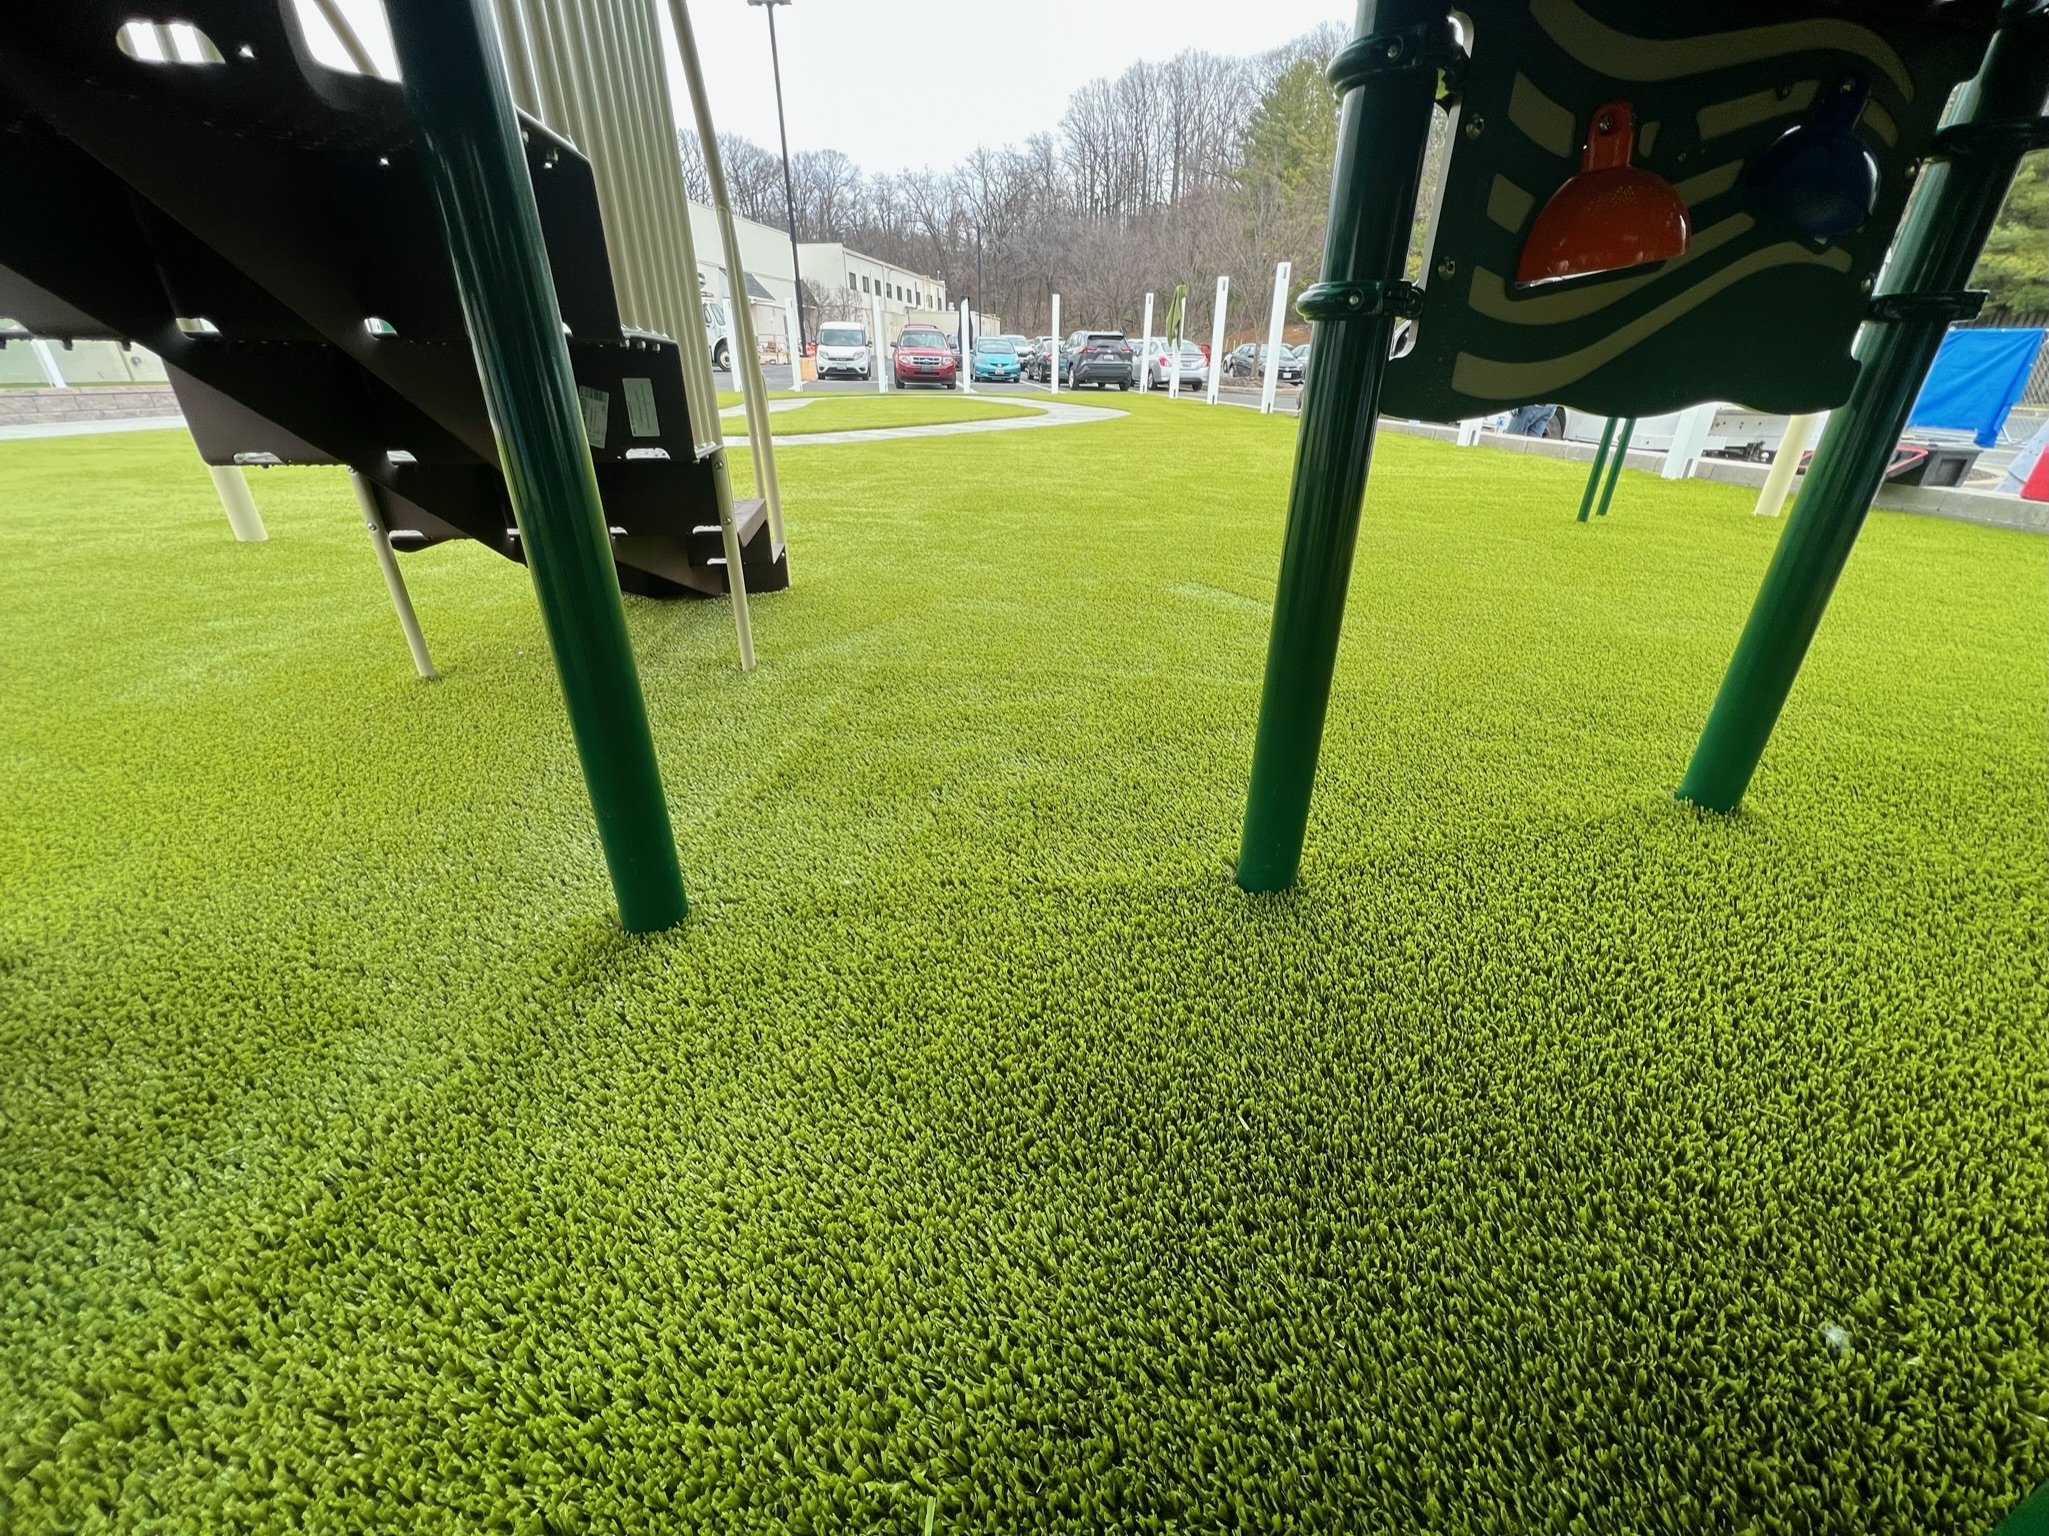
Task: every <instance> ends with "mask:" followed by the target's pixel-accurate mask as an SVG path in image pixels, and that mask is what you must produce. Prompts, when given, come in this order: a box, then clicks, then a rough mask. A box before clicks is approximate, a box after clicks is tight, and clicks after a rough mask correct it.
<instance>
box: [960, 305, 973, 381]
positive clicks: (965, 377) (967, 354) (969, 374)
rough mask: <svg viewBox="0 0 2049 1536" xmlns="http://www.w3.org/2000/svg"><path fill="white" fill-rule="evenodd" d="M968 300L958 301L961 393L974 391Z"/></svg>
mask: <svg viewBox="0 0 2049 1536" xmlns="http://www.w3.org/2000/svg"><path fill="white" fill-rule="evenodd" d="M968 332H969V326H968V301H967V300H966V299H962V300H961V301H960V369H959V373H960V387H961V393H962V394H966V395H972V394H973V393H974V392H975V339H974V337H973V336H971V335H969V334H968Z"/></svg>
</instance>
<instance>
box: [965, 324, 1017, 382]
mask: <svg viewBox="0 0 2049 1536" xmlns="http://www.w3.org/2000/svg"><path fill="white" fill-rule="evenodd" d="M969 377H971V378H972V379H973V380H974V381H975V382H976V383H977V384H983V383H987V384H1015V383H1016V382H1017V381H1018V377H1019V373H1018V362H1017V343H1016V342H1014V341H1012V340H1010V339H1009V338H1008V337H1005V336H984V337H982V338H980V339H979V340H978V341H976V343H975V356H974V369H973V372H972V373H971V374H970V375H969Z"/></svg>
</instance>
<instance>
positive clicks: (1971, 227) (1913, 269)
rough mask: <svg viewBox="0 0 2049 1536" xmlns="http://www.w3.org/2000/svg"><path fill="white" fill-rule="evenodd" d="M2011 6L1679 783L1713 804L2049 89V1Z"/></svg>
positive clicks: (1888, 443) (1960, 111) (1896, 262)
mask: <svg viewBox="0 0 2049 1536" xmlns="http://www.w3.org/2000/svg"><path fill="white" fill-rule="evenodd" d="M2007 15H2008V18H2009V19H2008V21H2007V24H2006V26H2005V27H2004V28H2003V30H2002V31H2001V32H2000V33H1999V34H1998V35H1997V36H1996V37H1995V38H1994V40H1993V43H1992V47H1991V49H1990V50H1989V51H1988V53H1987V54H1986V60H1985V65H1984V67H1983V68H1982V69H1981V70H1980V71H1979V73H1978V77H1977V78H1976V79H1975V80H1973V81H1972V82H1971V83H1970V84H1969V85H1968V86H1966V87H1965V88H1964V89H1963V91H1962V92H1960V93H1959V95H1958V97H1957V99H1956V101H1955V103H1954V104H1953V105H1952V107H1951V110H1950V114H1949V116H1948V119H1947V123H1948V125H1949V126H1948V127H1946V128H1945V129H1944V131H1943V133H1942V135H1941V136H1939V137H1938V139H1937V141H1936V158H1933V159H1931V160H1930V161H1929V164H1928V169H1927V171H1926V173H1925V174H1924V175H1923V177H1922V179H1921V185H1920V188H1919V190H1918V192H1917V193H1916V196H1915V198H1914V202H1913V205H1912V207H1911V208H1910V209H1909V211H1908V214H1907V217H1906V220H1905V221H1904V223H1903V224H1902V226H1901V229H1900V234H1899V238H1898V239H1897V240H1896V241H1895V242H1894V245H1893V254H1892V257H1891V259H1890V260H1889V261H1888V263H1887V265H1886V272H1885V289H1886V293H1885V295H1883V296H1881V297H1880V298H1878V299H1876V300H1874V301H1873V313H1874V318H1873V321H1872V323H1870V324H1868V325H1866V326H1865V327H1864V331H1863V334H1862V335H1861V336H1860V337H1859V338H1858V342H1857V358H1858V361H1859V362H1860V363H1861V364H1862V367H1861V368H1860V370H1859V372H1858V375H1857V383H1856V385H1855V387H1854V388H1853V389H1852V390H1851V393H1850V399H1849V403H1848V404H1847V405H1845V406H1844V407H1843V408H1842V409H1841V410H1839V411H1837V412H1836V413H1835V414H1834V415H1833V416H1831V417H1830V418H1829V423H1828V428H1827V430H1826V431H1825V432H1823V434H1822V439H1821V445H1820V447H1818V448H1817V449H1816V450H1815V453H1814V460H1813V463H1812V465H1811V466H1810V468H1809V469H1808V472H1807V482H1806V485H1805V486H1804V487H1803V488H1802V490H1801V492H1800V499H1799V500H1798V501H1797V502H1796V503H1794V507H1793V512H1792V514H1791V516H1789V517H1788V518H1787V519H1786V529H1785V532H1784V534H1782V535H1781V537H1780V539H1779V547H1778V549H1777V551H1776V552H1775V553H1774V554H1773V556H1772V562H1771V566H1770V568H1769V569H1768V570H1767V571H1766V572H1765V578H1764V586H1763V589H1762V590H1761V591H1760V592H1759V593H1758V596H1757V604H1756V606H1755V607H1754V608H1752V609H1751V613H1750V619H1749V622H1748V623H1747V624H1745V626H1744V629H1743V638H1742V639H1741V640H1740V641H1738V642H1737V645H1736V654H1735V657H1734V659H1732V660H1731V661H1730V663H1729V671H1728V675H1727V676H1726V677H1725V678H1723V680H1722V689H1721V692H1720V693H1719V694H1718V695H1717V696H1716V698H1715V704H1714V709H1713V711H1712V712H1711V713H1710V714H1709V716H1708V721H1707V726H1706V728H1705V729H1704V730H1703V731H1702V732H1701V738H1700V744H1699V745H1698V746H1697V747H1695V748H1694V751H1693V761H1692V762H1691V764H1689V765H1688V767H1687V770H1686V777H1685V779H1684V780H1683V781H1682V782H1681V783H1680V785H1679V798H1680V799H1681V800H1685V801H1689V802H1691V803H1692V804H1694V805H1698V806H1701V807H1702V808H1704V809H1706V810H1711V811H1720V812H1725V813H1726V812H1729V811H1733V810H1735V809H1736V806H1737V804H1738V802H1740V801H1741V800H1742V798H1743V791H1744V790H1745V789H1746V788H1747V787H1748V786H1749V784H1750V777H1751V775H1752V774H1753V773H1755V772H1756V770H1757V764H1758V759H1759V758H1761V757H1762V756H1763V755H1764V748H1765V743H1766V742H1767V741H1769V740H1770V738H1771V733H1772V727H1773V726H1774V725H1775V724H1776V723H1777V721H1778V718H1779V711H1780V710H1781V709H1782V708H1783V707H1784V706H1785V702H1786V696H1787V694H1788V693H1790V692H1791V691H1792V687H1793V679H1794V678H1795V677H1796V676H1797V675H1798V674H1799V671H1800V664H1801V662H1802V661H1803V660H1805V659H1806V656H1807V647H1808V645H1809V644H1810V643H1811V642H1812V641H1813V639H1814V632H1815V630H1816V628H1817V627H1818V626H1819V625H1820V623H1821V616H1822V613H1823V611H1824V610H1825V609H1826V608H1827V606H1828V600H1829V595H1830V594H1831V593H1832V592H1833V591H1834V590H1835V585H1836V579H1837V578H1838V577H1839V576H1841V575H1842V571H1843V565H1844V562H1845V561H1847V560H1848V559H1849V557H1850V548H1851V546H1852V545H1853V544H1854V543H1855V542H1856V539H1857V533H1858V530H1859V529H1861V528H1862V527H1863V526H1864V517H1865V514H1866V513H1867V512H1868V511H1869V510H1870V507H1871V498H1872V497H1873V496H1875V495H1876V494H1877V492H1878V487H1879V485H1880V483H1881V482H1882V481H1883V479H1884V476H1885V467H1886V465H1887V463H1888V462H1889V461H1890V460H1891V457H1892V448H1893V444H1894V443H1895V442H1897V441H1898V440H1899V435H1900V433H1901V432H1902V431H1903V430H1904V429H1905V427H1906V424H1907V415H1908V413H1909V412H1910V411H1911V410H1912V409H1913V403H1914V399H1915V397H1916V396H1917V395H1918V394H1919V393H1920V390H1921V385H1922V382H1923V381H1924V380H1925V379H1926V377H1927V374H1928V368H1929V365H1930V364H1931V363H1933V362H1934V360H1935V353H1936V349H1937V348H1938V347H1940V346H1941V344H1942V337H1943V333H1944V332H1945V331H1946V330H1947V329H1948V322H1949V315H1950V313H1952V312H1953V311H1954V308H1955V305H1954V304H1946V303H1945V298H1946V297H1951V296H1957V295H1959V294H1960V290H1962V288H1963V286H1964V284H1965V283H1966V282H1968V281H1969V280H1970V275H1971V269H1972V267H1973V266H1975V265H1976V263H1977V259H1978V252H1979V250H1980V248H1981V247H1983V245H1984V243H1985V237H1986V235H1987V234H1988V233H1989V232H1990V230H1991V228H1992V223H1993V220H1994V219H1996V218H1997V217H1998V214H1999V206H2000V203H2001V202H2002V201H2003V200H2004V199H2005V196H2006V189H2007V187H2008V185H2009V184H2010V183H2011V182H2012V180H2013V173H2014V167H2015V166H2016V165H2017V164H2018V162H2019V159H2020V155H2021V151H2022V150H2023V148H2025V146H2026V142H2027V140H2026V136H2025V134H2023V133H2017V132H2014V131H2012V128H2011V126H2009V127H2008V128H2007V129H2006V131H2003V132H2002V131H2000V125H2014V124H2020V123H2025V122H2026V121H2028V120H2030V119H2032V118H2034V116H2035V115H2036V114H2037V113H2038V112H2039V111H2040V110H2041V107H2042V100H2043V96H2044V94H2045V92H2049V11H2035V12H2033V13H2032V14H2030V15H2023V14H2022V11H2021V8H2020V7H2019V6H2009V7H2008V8H2007ZM1894 296H1897V297H1894ZM1888 300H1891V302H1888Z"/></svg>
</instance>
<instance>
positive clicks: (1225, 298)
mask: <svg viewBox="0 0 2049 1536" xmlns="http://www.w3.org/2000/svg"><path fill="white" fill-rule="evenodd" d="M1230 303H1231V280H1230V278H1228V277H1219V278H1218V279H1217V312H1216V313H1215V314H1214V315H1211V316H1210V321H1209V403H1210V404H1211V405H1215V404H1216V403H1217V391H1218V389H1220V388H1222V387H1223V382H1224V312H1225V311H1226V310H1227V309H1228V308H1229V307H1230Z"/></svg>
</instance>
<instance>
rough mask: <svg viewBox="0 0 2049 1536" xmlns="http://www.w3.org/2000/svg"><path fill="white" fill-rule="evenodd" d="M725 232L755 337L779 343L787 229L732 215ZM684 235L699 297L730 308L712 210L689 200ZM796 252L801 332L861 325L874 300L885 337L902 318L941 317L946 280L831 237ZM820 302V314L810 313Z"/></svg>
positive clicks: (791, 287)
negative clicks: (690, 245)
mask: <svg viewBox="0 0 2049 1536" xmlns="http://www.w3.org/2000/svg"><path fill="white" fill-rule="evenodd" d="M733 233H734V236H735V238H736V239H737V240H738V241H739V244H740V262H741V265H742V266H744V267H745V268H746V273H745V277H746V290H747V298H748V302H749V303H751V304H752V305H753V306H754V308H753V317H754V335H755V339H756V340H757V341H759V342H760V343H762V345H763V346H764V347H773V346H777V345H780V344H781V342H782V340H783V332H784V329H785V324H786V322H785V319H784V313H785V312H784V308H783V306H784V305H785V304H786V303H787V302H788V301H789V299H790V298H791V297H792V296H794V295H795V293H796V291H797V285H796V281H795V279H794V277H793V276H792V274H791V272H790V232H789V231H788V230H787V229H778V228H776V227H775V226H774V225H772V224H757V223H756V222H755V221H754V220H752V219H743V218H741V217H740V216H739V215H738V214H735V215H734V216H733ZM690 237H691V240H692V241H693V242H694V243H695V244H696V246H697V266H698V270H699V272H700V273H701V274H702V276H703V279H704V282H705V285H706V297H708V298H711V299H715V300H717V301H718V302H720V303H723V304H725V305H726V306H727V312H728V313H730V312H731V306H732V296H733V289H732V284H730V283H729V282H728V281H727V280H726V262H725V243H724V241H723V240H722V239H721V237H720V235H719V222H718V215H717V214H715V213H713V212H712V210H711V209H710V208H709V207H708V206H706V205H705V204H703V203H697V202H693V203H691V205H690ZM797 254H798V259H799V262H800V264H801V270H802V272H803V275H804V282H805V288H806V292H805V298H804V329H805V331H806V332H807V334H808V333H811V332H815V331H816V330H817V328H818V322H819V321H820V320H821V319H825V320H857V321H859V322H861V323H862V324H863V325H865V324H867V323H868V321H869V319H870V312H871V311H870V306H872V305H873V304H874V302H875V301H876V300H877V299H880V300H881V301H882V325H883V330H884V332H885V334H888V335H894V334H895V333H896V332H897V331H898V330H900V329H901V328H902V327H903V325H904V324H905V322H907V321H910V320H938V319H944V318H945V317H946V315H947V306H946V284H945V283H943V282H941V281H940V280H939V279H937V278H935V277H930V276H928V275H926V274H925V273H922V272H913V271H911V270H910V269H909V268H908V267H899V266H896V265H894V264H893V263H891V262H886V261H877V260H876V259H875V258H874V257H872V256H863V255H861V254H860V252H858V251H850V250H848V249H847V248H846V247H845V246H844V245H842V244H840V243H839V242H838V241H837V240H823V241H816V242H812V243H809V244H803V245H799V246H798V247H797ZM814 300H818V301H820V303H814ZM821 304H822V312H821V313H813V310H814V309H818V308H820V307H821ZM949 329H951V327H949Z"/></svg>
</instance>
